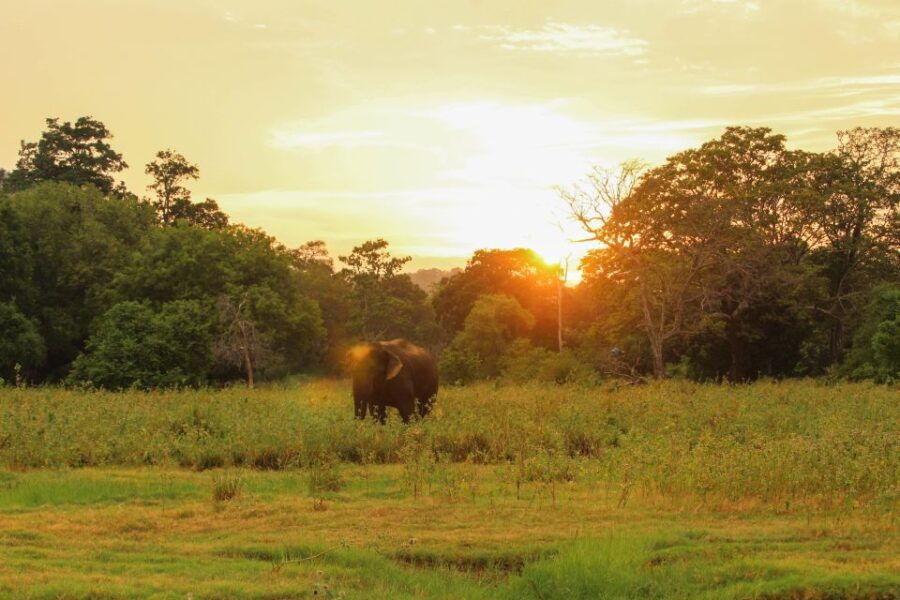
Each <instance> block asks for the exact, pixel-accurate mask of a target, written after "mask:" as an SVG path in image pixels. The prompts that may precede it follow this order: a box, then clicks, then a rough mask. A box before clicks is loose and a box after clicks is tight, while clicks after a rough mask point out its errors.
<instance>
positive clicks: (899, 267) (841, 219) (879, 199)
mask: <svg viewBox="0 0 900 600" xmlns="http://www.w3.org/2000/svg"><path fill="white" fill-rule="evenodd" d="M838 142H839V144H838V148H837V149H836V150H835V151H833V152H830V153H827V154H823V155H812V156H811V158H810V160H811V166H810V173H811V175H810V184H811V186H812V187H813V188H814V190H815V192H816V193H817V194H818V199H819V200H820V202H821V204H820V206H819V211H818V215H817V226H818V228H819V232H820V235H821V239H820V243H819V244H818V246H817V248H816V250H815V252H814V254H813V257H812V259H813V262H814V263H815V264H816V265H817V266H818V267H819V268H820V271H821V273H822V274H823V276H824V278H825V280H826V294H825V298H824V299H823V301H822V302H821V303H818V305H817V307H816V308H817V310H818V312H819V313H820V314H824V315H825V316H826V317H827V318H828V320H829V323H830V326H829V329H828V341H829V344H828V346H829V362H830V363H837V362H839V361H840V360H841V359H842V357H843V355H844V352H845V351H846V348H847V345H848V337H849V336H848V329H849V328H850V326H851V325H852V323H853V322H854V321H855V320H859V319H860V318H861V313H862V310H863V307H864V306H865V304H866V302H867V301H868V299H869V295H868V291H869V290H870V289H871V288H872V287H873V286H875V285H877V284H878V283H879V282H881V281H888V282H890V281H893V282H897V281H900V129H897V128H894V127H888V128H883V129H881V128H869V129H863V128H856V129H852V130H848V131H839V132H838Z"/></svg>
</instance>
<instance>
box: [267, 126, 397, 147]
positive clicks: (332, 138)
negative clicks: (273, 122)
mask: <svg viewBox="0 0 900 600" xmlns="http://www.w3.org/2000/svg"><path fill="white" fill-rule="evenodd" d="M388 143H389V142H388V141H387V140H386V139H384V134H383V132H381V131H375V130H345V131H314V130H309V129H304V128H303V127H302V126H301V127H286V128H284V129H281V130H276V131H275V132H274V133H273V135H272V141H271V144H272V146H274V147H275V148H281V149H288V150H293V149H308V150H321V149H324V148H329V147H334V146H341V147H358V146H385V145H388Z"/></svg>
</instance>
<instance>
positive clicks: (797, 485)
mask: <svg viewBox="0 0 900 600" xmlns="http://www.w3.org/2000/svg"><path fill="white" fill-rule="evenodd" d="M898 432H900V390H898V389H897V388H896V387H894V388H891V387H883V386H881V387H880V386H874V385H867V384H841V385H824V384H821V383H818V382H811V381H804V382H787V383H773V382H760V383H757V384H753V385H748V386H728V387H726V386H714V385H695V384H689V383H683V382H668V383H664V384H652V385H647V386H640V387H623V388H617V387H616V386H614V385H609V386H606V387H593V388H592V387H577V386H572V387H555V386H553V387H540V386H495V385H492V384H485V385H478V386H472V387H468V388H455V389H454V388H448V389H445V390H444V391H442V393H441V396H440V398H439V400H438V403H437V407H436V410H435V413H434V414H433V415H432V416H430V417H429V418H428V419H426V420H425V421H423V422H420V423H414V424H412V425H409V426H405V425H402V424H401V423H399V422H398V420H397V419H396V418H394V419H392V420H391V421H390V422H389V423H388V425H387V426H385V427H381V426H379V425H376V424H374V423H371V422H364V423H360V422H356V421H355V420H354V419H353V418H352V403H351V401H350V398H349V391H348V388H347V385H346V384H345V383H341V382H335V381H316V382H310V383H307V384H303V385H300V386H295V387H279V386H272V387H267V388H263V389H259V390H254V391H252V392H248V391H247V390H244V389H240V388H233V389H227V390H220V391H211V390H203V391H182V392H158V393H130V392H129V393H125V394H108V393H102V392H96V393H81V392H74V391H66V390H60V389H53V388H38V389H25V390H16V389H0V598H3V597H9V598H54V599H56V598H73V599H74V598H78V599H82V598H84V599H87V598H186V597H193V598H195V599H200V598H268V599H275V598H313V597H322V598H338V597H341V598H501V599H502V598H507V599H513V598H515V599H519V598H534V599H549V598H735V599H737V598H771V599H775V598H779V599H781V598H784V599H788V598H791V599H793V598H804V599H807V598H812V599H820V598H821V599H826V598H827V599H839V598H900V576H898V573H900V558H898V557H900V536H898V519H897V517H898V514H900V513H898V510H897V509H898V500H900V434H898ZM234 490H237V491H239V493H237V494H234V495H233V494H231V493H230V492H231V491H234ZM225 492H228V493H225ZM226 496H228V498H226ZM189 595H190V596H189Z"/></svg>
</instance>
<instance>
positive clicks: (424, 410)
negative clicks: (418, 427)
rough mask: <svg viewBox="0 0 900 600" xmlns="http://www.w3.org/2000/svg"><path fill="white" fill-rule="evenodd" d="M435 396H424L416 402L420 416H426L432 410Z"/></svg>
mask: <svg viewBox="0 0 900 600" xmlns="http://www.w3.org/2000/svg"><path fill="white" fill-rule="evenodd" d="M432 401H433V398H423V399H421V400H419V401H418V402H417V403H416V408H418V410H419V416H420V417H425V416H427V415H428V413H429V412H430V411H431V402H432Z"/></svg>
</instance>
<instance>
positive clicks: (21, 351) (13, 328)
mask: <svg viewBox="0 0 900 600" xmlns="http://www.w3.org/2000/svg"><path fill="white" fill-rule="evenodd" d="M0 331H2V332H3V334H2V335H0V379H8V380H10V381H12V380H14V379H15V376H16V365H21V366H22V367H24V368H25V369H28V368H29V367H34V366H37V365H39V364H40V363H41V362H42V361H43V360H44V355H45V348H44V338H42V337H41V334H40V332H39V331H38V328H37V325H35V323H34V321H32V320H30V319H28V318H27V317H26V316H25V315H23V314H22V313H21V312H19V309H18V308H17V307H16V305H15V304H14V303H12V302H9V303H4V302H0Z"/></svg>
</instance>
